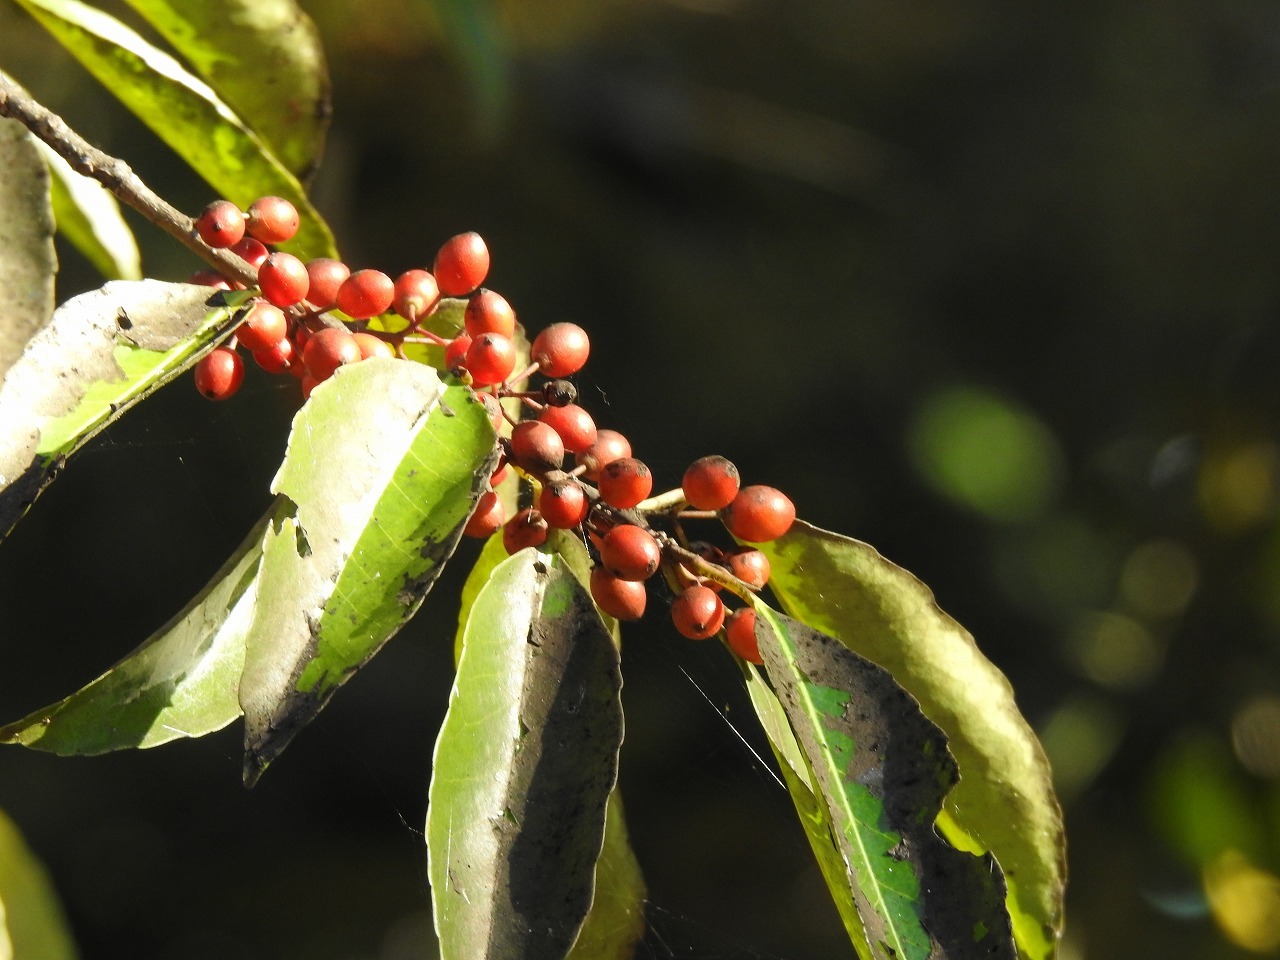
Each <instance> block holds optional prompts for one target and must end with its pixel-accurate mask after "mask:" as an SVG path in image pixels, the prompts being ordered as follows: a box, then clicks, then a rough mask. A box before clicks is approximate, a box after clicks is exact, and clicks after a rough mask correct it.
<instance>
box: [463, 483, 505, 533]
mask: <svg viewBox="0 0 1280 960" xmlns="http://www.w3.org/2000/svg"><path fill="white" fill-rule="evenodd" d="M506 517H507V510H506V508H505V507H504V506H503V505H502V501H501V500H499V499H498V495H497V494H496V493H494V492H493V491H492V490H486V491H485V492H484V493H482V494H480V499H479V500H478V501H476V510H475V513H473V514H471V519H470V520H468V521H467V525H466V526H465V527H463V528H462V533H463V535H464V536H468V537H487V536H489V535H490V534H492V533H493V532H494V531H495V530H497V529H498V528H499V527H500V526H502V524H503V521H504V520H506Z"/></svg>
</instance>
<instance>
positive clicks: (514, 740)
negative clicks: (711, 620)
mask: <svg viewBox="0 0 1280 960" xmlns="http://www.w3.org/2000/svg"><path fill="white" fill-rule="evenodd" d="M621 685H622V677H621V672H620V667H619V662H618V650H617V647H616V646H615V645H614V643H613V640H612V638H611V637H610V636H609V633H608V631H607V630H605V628H604V624H603V623H602V622H601V621H600V618H599V616H598V615H597V614H596V610H595V605H594V604H593V603H592V602H591V598H590V596H589V595H588V594H587V592H586V591H585V590H584V589H583V588H582V585H581V584H580V583H579V582H578V580H577V578H576V577H575V576H574V575H573V574H572V573H571V572H570V571H569V570H568V569H567V565H566V564H565V562H564V561H563V560H562V559H561V558H559V557H556V556H554V555H551V554H543V553H538V552H537V551H535V550H533V549H527V550H522V551H521V552H520V553H518V554H516V555H515V556H513V557H510V558H509V559H507V560H506V561H504V562H503V563H502V564H500V565H499V566H498V568H497V569H496V570H494V572H493V574H492V576H491V577H490V578H489V580H488V582H487V583H486V584H485V586H484V588H483V589H482V590H481V591H480V594H479V596H478V597H477V598H476V601H475V604H474V605H473V606H472V609H471V616H470V619H469V620H468V623H467V630H466V639H465V642H464V645H463V652H462V660H461V662H460V663H459V666H458V673H457V676H456V678H455V680H454V688H453V693H452V695H451V696H450V700H449V711H448V713H447V715H446V716H445V720H444V724H443V725H442V726H441V729H440V735H439V737H438V739H437V740H436V749H435V756H434V773H433V775H432V779H431V792H430V803H429V805H428V809H427V850H428V870H429V874H430V878H431V895H432V902H433V904H434V907H435V922H436V930H437V932H438V933H439V937H440V944H441V956H442V958H443V960H463V958H479V957H484V958H507V957H522V958H530V960H538V958H562V957H564V956H566V955H567V954H568V953H569V950H570V947H571V946H572V944H573V942H574V939H575V937H576V936H577V935H578V932H579V930H580V928H581V926H582V923H583V920H584V918H585V917H586V915H587V911H588V908H589V907H590V905H591V901H592V895H593V893H592V888H593V883H594V876H595V868H596V863H597V858H598V857H599V856H600V852H601V846H602V841H603V834H604V825H605V807H606V801H607V798H608V796H609V793H610V790H611V789H612V787H613V785H614V781H615V779H616V776H617V762H618V750H619V748H620V746H621V743H622V704H621V699H620V690H621ZM601 923H602V924H605V923H607V921H605V920H602V921H601Z"/></svg>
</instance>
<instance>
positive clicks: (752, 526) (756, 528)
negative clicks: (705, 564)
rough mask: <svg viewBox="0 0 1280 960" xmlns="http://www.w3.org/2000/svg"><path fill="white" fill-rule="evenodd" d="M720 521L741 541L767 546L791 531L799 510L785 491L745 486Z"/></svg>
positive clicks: (724, 511)
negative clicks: (767, 543)
mask: <svg viewBox="0 0 1280 960" xmlns="http://www.w3.org/2000/svg"><path fill="white" fill-rule="evenodd" d="M720 519H721V520H723V521H724V525H725V526H726V527H728V528H729V532H730V533H732V534H733V535H734V536H735V537H737V538H738V539H739V540H746V541H747V542H748V543H766V542H768V541H770V540H777V539H778V537H780V536H782V535H783V534H784V533H786V532H787V531H788V530H790V529H791V524H792V523H793V522H794V521H795V519H796V508H795V504H793V503H792V502H791V500H790V499H788V497H787V495H786V494H784V493H783V492H782V491H781V490H775V489H774V488H773V487H764V486H753V487H743V488H742V490H740V491H739V492H738V495H737V496H736V497H734V498H733V502H732V503H730V504H729V505H728V506H727V507H725V508H724V509H723V510H721V511H720Z"/></svg>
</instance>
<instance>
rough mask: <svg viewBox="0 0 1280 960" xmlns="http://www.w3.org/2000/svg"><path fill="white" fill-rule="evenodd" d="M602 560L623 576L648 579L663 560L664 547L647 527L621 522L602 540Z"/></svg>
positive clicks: (625, 577)
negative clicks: (660, 545)
mask: <svg viewBox="0 0 1280 960" xmlns="http://www.w3.org/2000/svg"><path fill="white" fill-rule="evenodd" d="M600 562H601V563H602V564H604V567H605V569H606V570H608V571H609V572H610V573H611V574H613V575H614V576H615V577H617V578H618V579H619V580H648V579H649V578H650V577H651V576H653V575H654V574H655V573H657V571H658V564H660V563H661V562H662V548H661V547H659V546H658V541H657V540H655V539H654V538H653V534H651V533H650V532H649V531H648V530H646V529H644V527H637V526H636V525H635V524H631V523H621V524H619V525H618V526H616V527H614V528H613V529H612V530H610V531H609V532H608V533H606V534H605V535H604V538H603V539H602V540H601V541H600Z"/></svg>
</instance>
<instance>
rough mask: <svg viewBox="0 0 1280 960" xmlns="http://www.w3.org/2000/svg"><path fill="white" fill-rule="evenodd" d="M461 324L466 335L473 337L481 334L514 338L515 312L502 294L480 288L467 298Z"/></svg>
mask: <svg viewBox="0 0 1280 960" xmlns="http://www.w3.org/2000/svg"><path fill="white" fill-rule="evenodd" d="M463 324H464V325H465V327H466V330H467V333H469V334H471V336H473V337H478V336H480V334H482V333H500V334H502V336H504V337H514V336H515V333H516V312H515V311H514V310H512V309H511V304H509V303H507V298H506V297H504V296H503V295H502V294H500V293H494V292H493V291H492V290H485V289H484V288H481V289H479V290H477V291H476V292H475V293H473V294H471V296H470V297H468V298H467V309H466V312H465V313H464V314H463Z"/></svg>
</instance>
